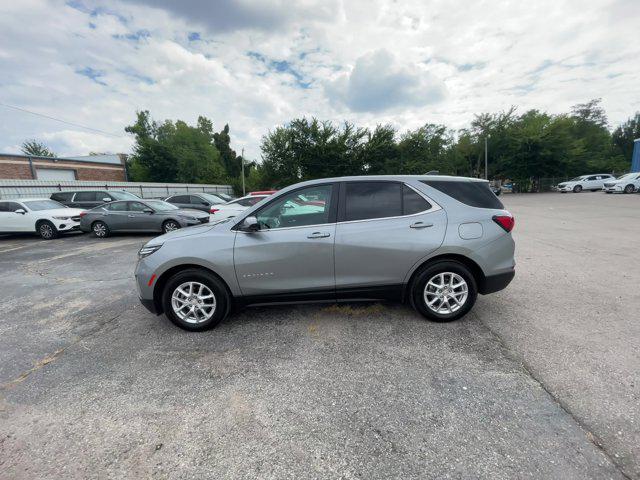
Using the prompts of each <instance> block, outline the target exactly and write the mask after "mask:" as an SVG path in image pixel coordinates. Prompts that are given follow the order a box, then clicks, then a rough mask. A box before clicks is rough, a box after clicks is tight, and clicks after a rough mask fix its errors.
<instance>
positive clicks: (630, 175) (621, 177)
mask: <svg viewBox="0 0 640 480" xmlns="http://www.w3.org/2000/svg"><path fill="white" fill-rule="evenodd" d="M634 175H637V173H625V174H624V175H620V176H619V177H618V180H622V179H623V178H629V177H633V176H634Z"/></svg>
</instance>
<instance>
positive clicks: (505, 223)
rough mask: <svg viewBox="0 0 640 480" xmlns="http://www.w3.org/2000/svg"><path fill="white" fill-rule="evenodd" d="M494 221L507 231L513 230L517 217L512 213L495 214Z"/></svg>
mask: <svg viewBox="0 0 640 480" xmlns="http://www.w3.org/2000/svg"><path fill="white" fill-rule="evenodd" d="M493 221H494V222H496V223H497V224H498V225H500V226H501V227H502V228H503V230H504V231H505V232H510V231H511V230H513V226H514V225H515V224H516V219H515V218H513V217H512V216H511V215H494V216H493Z"/></svg>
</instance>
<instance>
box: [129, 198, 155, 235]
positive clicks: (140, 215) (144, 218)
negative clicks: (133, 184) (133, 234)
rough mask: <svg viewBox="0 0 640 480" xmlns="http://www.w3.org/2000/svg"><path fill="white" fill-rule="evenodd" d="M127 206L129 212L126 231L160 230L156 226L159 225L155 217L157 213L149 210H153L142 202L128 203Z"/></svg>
mask: <svg viewBox="0 0 640 480" xmlns="http://www.w3.org/2000/svg"><path fill="white" fill-rule="evenodd" d="M127 204H128V211H127V224H126V228H125V229H126V230H132V231H134V230H139V231H140V230H144V231H149V230H156V231H157V230H158V228H157V227H156V226H155V225H156V223H157V219H156V218H155V216H154V215H155V213H150V212H149V210H153V209H151V208H150V207H149V206H148V205H146V204H144V203H142V202H127ZM145 210H147V211H145Z"/></svg>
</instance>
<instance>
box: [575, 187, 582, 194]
mask: <svg viewBox="0 0 640 480" xmlns="http://www.w3.org/2000/svg"><path fill="white" fill-rule="evenodd" d="M581 191H582V185H576V186H575V187H573V193H580V192H581Z"/></svg>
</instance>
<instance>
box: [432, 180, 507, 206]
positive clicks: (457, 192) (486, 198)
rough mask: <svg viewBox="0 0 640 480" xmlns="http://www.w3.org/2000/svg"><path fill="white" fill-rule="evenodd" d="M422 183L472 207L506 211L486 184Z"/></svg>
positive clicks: (439, 181) (446, 181) (441, 181)
mask: <svg viewBox="0 0 640 480" xmlns="http://www.w3.org/2000/svg"><path fill="white" fill-rule="evenodd" d="M421 182H422V183H424V184H425V185H429V186H430V187H433V188H435V189H436V190H439V191H440V192H442V193H444V194H445V195H448V196H450V197H452V198H455V199H456V200H458V201H459V202H462V203H464V204H465V205H469V206H470V207H477V208H493V209H498V210H503V209H504V205H503V204H502V202H501V201H500V200H498V197H496V195H495V194H494V193H493V192H492V191H491V189H490V188H489V184H488V183H486V182H470V181H455V180H453V181H451V180H421Z"/></svg>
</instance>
